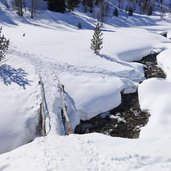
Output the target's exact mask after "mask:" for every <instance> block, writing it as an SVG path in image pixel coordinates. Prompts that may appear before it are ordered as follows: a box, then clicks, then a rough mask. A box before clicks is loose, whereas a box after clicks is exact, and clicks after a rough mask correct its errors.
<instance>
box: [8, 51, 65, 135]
mask: <svg viewBox="0 0 171 171" xmlns="http://www.w3.org/2000/svg"><path fill="white" fill-rule="evenodd" d="M9 53H13V54H15V55H18V56H22V58H24V59H26V60H28V61H29V62H31V63H32V64H33V65H34V66H35V68H36V71H37V73H38V74H39V75H40V76H41V78H42V82H43V85H44V91H45V92H44V94H45V102H46V104H47V110H48V111H45V113H46V114H47V116H46V132H47V133H49V132H51V131H52V132H55V133H57V134H59V135H64V134H65V131H64V127H63V124H62V118H61V111H60V108H61V106H60V105H61V99H60V91H59V86H58V85H59V83H60V82H59V79H58V73H57V71H58V68H57V67H56V65H55V64H53V63H52V62H46V61H42V60H40V59H39V57H37V56H35V55H33V54H29V53H22V52H21V51H19V50H18V49H15V50H14V49H13V50H11V51H9ZM49 85H50V86H49Z"/></svg>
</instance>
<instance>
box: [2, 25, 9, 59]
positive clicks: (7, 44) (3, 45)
mask: <svg viewBox="0 0 171 171" xmlns="http://www.w3.org/2000/svg"><path fill="white" fill-rule="evenodd" d="M1 31H2V27H0V61H1V60H2V59H3V58H4V53H5V52H6V50H7V49H8V46H9V40H7V39H6V38H5V37H4V35H1Z"/></svg>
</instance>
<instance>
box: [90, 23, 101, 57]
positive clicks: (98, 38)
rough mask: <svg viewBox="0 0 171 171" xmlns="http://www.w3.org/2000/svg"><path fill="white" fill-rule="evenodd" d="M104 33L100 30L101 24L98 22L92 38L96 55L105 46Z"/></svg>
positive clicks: (92, 47)
mask: <svg viewBox="0 0 171 171" xmlns="http://www.w3.org/2000/svg"><path fill="white" fill-rule="evenodd" d="M102 35H103V33H102V32H101V30H100V24H99V23H97V25H96V28H95V29H94V35H93V38H92V39H91V47H90V48H91V49H92V50H93V51H94V53H95V54H96V55H98V54H99V51H100V50H101V49H102V48H103V46H102V44H103V38H102Z"/></svg>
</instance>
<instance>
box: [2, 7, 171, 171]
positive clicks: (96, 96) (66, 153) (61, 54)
mask: <svg viewBox="0 0 171 171" xmlns="http://www.w3.org/2000/svg"><path fill="white" fill-rule="evenodd" d="M2 13H4V14H5V16H6V14H7V13H6V11H5V9H4V10H2ZM78 14H79V17H80V18H82V14H81V13H78ZM78 14H77V17H78ZM67 15H68V14H54V13H51V12H48V11H43V12H42V14H40V15H39V16H38V18H35V20H30V19H28V18H27V17H26V18H24V19H22V22H21V21H20V19H18V18H17V17H16V16H15V15H14V14H13V13H10V17H7V16H6V17H7V18H9V19H10V21H13V22H14V23H15V24H13V23H8V24H7V23H5V22H4V21H6V19H5V20H3V23H2V25H3V33H4V34H5V35H7V36H8V37H9V38H10V41H11V46H10V49H9V53H8V54H7V56H6V57H7V59H8V60H7V62H9V64H10V65H12V66H15V68H19V67H21V68H24V70H25V71H26V72H27V73H29V74H28V78H29V80H33V82H32V84H31V85H32V86H31V87H30V89H29V86H26V90H28V94H27V93H26V94H25V93H23V91H24V90H23V87H22V86H20V88H19V87H18V85H16V84H11V85H10V86H11V89H10V90H9V91H8V90H7V89H8V87H10V86H8V87H7V86H5V85H4V83H3V82H0V87H1V88H2V89H3V88H4V87H5V90H4V92H3V93H4V96H5V97H6V98H8V99H10V98H9V96H7V95H6V94H7V93H9V94H11V92H13V91H14V95H15V97H16V96H17V97H18V94H19V93H20V92H21V94H22V98H23V99H18V98H17V101H15V100H13V102H11V103H12V105H13V107H15V108H14V110H17V111H20V110H24V111H25V112H28V113H29V118H34V121H33V122H31V123H32V124H33V125H32V126H33V127H31V128H32V129H31V131H32V130H33V132H34V128H35V125H36V121H37V120H36V119H37V117H36V116H37V115H36V110H35V109H36V107H37V104H38V102H40V101H39V100H40V99H39V96H40V92H38V90H39V91H40V89H39V88H40V87H39V86H38V85H37V80H38V77H37V76H35V72H36V73H39V74H40V76H41V77H42V80H43V83H44V90H45V96H46V102H47V106H48V111H46V112H47V118H46V128H47V132H48V135H47V136H46V137H41V138H36V139H35V140H34V141H33V142H31V143H29V144H26V145H24V146H22V147H20V148H17V149H15V150H13V151H11V152H9V153H5V154H2V155H0V170H4V171H11V170H14V171H20V170H22V171H23V170H36V171H39V170H40V171H47V170H51V171H56V170H64V171H67V170H71V169H72V170H83V171H84V170H112V171H113V170H117V171H130V170H131V171H134V170H138V171H143V170H150V171H157V170H160V171H167V170H170V169H171V164H170V162H171V156H170V155H171V151H170V150H169V149H168V147H169V145H170V142H171V138H170V135H169V130H170V126H169V125H170V116H169V114H170V107H169V102H168V101H169V99H170V94H169V92H170V82H169V79H167V80H158V79H151V80H147V81H144V82H143V83H142V84H141V85H140V86H139V93H140V103H141V107H142V109H144V110H149V111H150V112H151V114H152V116H151V118H150V121H149V124H148V125H147V126H146V127H144V128H143V129H142V134H141V138H140V139H137V140H130V139H122V138H114V137H108V136H105V135H101V134H88V135H70V136H60V135H64V128H63V125H62V119H61V116H60V93H59V87H58V84H59V82H60V83H62V84H64V87H65V91H66V93H65V99H66V101H67V105H68V110H69V111H68V112H69V117H70V120H71V124H72V127H73V128H74V127H75V126H76V125H77V124H78V123H79V120H80V119H89V118H91V117H93V116H95V115H97V114H99V113H101V112H105V111H108V110H110V109H112V108H114V107H116V106H118V105H119V104H120V103H121V97H120V92H121V91H124V92H127V93H129V92H134V91H135V90H136V89H137V86H138V84H139V82H140V81H143V80H144V79H145V78H144V74H143V66H142V65H141V64H138V63H136V62H132V61H135V60H139V59H141V58H142V57H143V56H145V55H147V54H149V53H151V52H152V50H155V51H162V50H163V49H167V48H168V47H169V46H170V40H168V39H166V38H164V37H162V36H160V35H158V34H156V33H154V32H155V30H156V29H157V30H158V29H161V26H159V27H157V26H155V27H152V26H151V27H150V26H149V27H148V28H147V27H146V28H145V29H143V28H142V27H141V28H138V29H137V28H131V27H130V28H121V27H113V26H112V25H117V24H120V23H117V22H116V23H115V22H113V23H111V25H110V26H109V25H107V24H104V28H103V38H104V47H103V49H102V50H101V54H100V56H96V55H95V54H93V52H92V51H91V50H90V39H91V38H92V34H93V30H91V29H90V27H89V26H90V25H91V26H94V23H95V20H94V19H92V18H91V17H89V16H86V22H85V23H84V24H85V25H84V26H85V28H87V29H85V30H78V29H75V27H73V23H72V22H71V21H70V20H69V19H71V18H72V17H73V18H72V19H73V20H74V19H75V18H77V17H75V16H74V15H73V16H72V17H71V16H70V18H69V19H68V18H67ZM45 16H46V17H45ZM83 17H84V15H83ZM50 18H51V20H50V21H49V19H50ZM38 19H39V20H38ZM82 19H83V18H82ZM84 19H85V18H84ZM68 20H69V21H68ZM150 20H151V18H149V21H150ZM152 20H153V21H156V19H154V18H153V19H152ZM168 20H169V18H168ZM8 21H9V20H7V22H8ZM55 21H56V22H55ZM112 21H113V20H112ZM132 21H134V25H136V21H135V20H132ZM156 22H157V21H156ZM130 23H131V22H130ZM9 24H11V25H9ZM148 24H149V25H150V22H148ZM159 24H161V21H159ZM162 24H163V25H162V29H165V30H168V29H169V28H171V25H169V23H168V22H167V20H166V21H165V22H162ZM165 24H166V26H165ZM137 25H139V23H137ZM117 26H118V25H117ZM149 30H150V31H149ZM23 33H25V35H26V36H25V37H23ZM163 53H164V52H163ZM161 54H162V53H161ZM164 57H166V58H168V59H166V61H170V59H169V57H168V55H166V56H165V55H164ZM164 57H163V56H162V57H161V60H160V58H158V61H159V62H160V65H162V66H163V68H164V70H165V72H166V73H169V72H170V71H169V69H168V66H167V65H166V64H167V62H165V60H163V58H164ZM18 58H19V59H18ZM15 59H18V60H15ZM10 61H11V62H10ZM19 65H22V66H19ZM1 66H2V65H1ZM27 66H29V67H27ZM167 70H168V71H167ZM36 78H37V79H36ZM168 78H169V77H168ZM13 86H14V90H13V89H12V88H13ZM36 86H38V87H36ZM161 87H163V89H161ZM18 88H19V90H16V89H18ZM37 88H38V90H37ZM159 89H160V91H158V90H159ZM33 90H34V91H36V90H37V91H36V92H34V91H33ZM32 91H33V92H32ZM31 92H32V93H33V97H32V95H31V94H30V93H31ZM34 93H35V94H34ZM9 94H8V95H9ZM35 95H38V96H35ZM26 97H27V98H26ZM36 97H37V99H36ZM159 97H160V98H161V99H162V103H161V100H158V99H159ZM24 98H25V99H24ZM32 98H33V99H32ZM15 99H16V98H15ZM21 100H22V102H23V101H24V102H26V103H24V104H25V105H26V107H27V108H25V106H24V107H21V105H20V104H21ZM28 101H30V103H28ZM0 102H1V103H3V105H4V101H3V100H2V98H1V99H0ZM16 103H17V104H16ZM22 104H23V103H22ZM151 104H152V105H151ZM12 105H11V106H12ZM30 105H31V106H33V108H32V109H30V108H29V107H30ZM156 106H160V108H156ZM163 112H164V113H165V114H164V115H162V114H163ZM13 114H14V112H13V111H10V116H11V115H13ZM155 114H157V115H155ZM1 117H4V115H1ZM20 118H21V120H22V121H20ZM23 118H24V119H23ZM157 118H158V119H157ZM168 118H169V120H168ZM11 119H12V118H9V117H8V120H7V122H10V123H11V122H12V121H13V120H11ZM18 119H19V120H18V121H17V126H18V130H19V132H20V131H21V130H22V131H23V132H24V133H27V131H28V129H26V130H25V129H24V130H23V128H24V127H23V124H24V123H25V122H26V121H27V120H28V118H25V115H24V116H23V113H21V115H20V116H19V117H18ZM161 119H162V120H161ZM23 122H24V123H23ZM34 123H35V124H34ZM2 124H3V122H2ZM20 124H21V125H20ZM12 126H13V125H12ZM29 126H30V124H29ZM146 128H147V131H145V129H146ZM4 129H8V127H6V126H4ZM166 129H167V131H165V130H166ZM155 130H156V133H155ZM16 131H17V130H16ZM19 132H17V134H19ZM33 132H32V133H33ZM2 133H4V131H2ZM151 134H154V136H151ZM5 135H6V134H5ZM22 135H23V134H22ZM10 138H11V137H10V136H8V141H9V142H12V144H11V146H13V142H14V141H17V140H18V137H17V136H14V139H13V140H12V141H11V140H10ZM24 140H25V139H24ZM24 140H21V139H20V142H22V143H23V144H24V143H26V141H24ZM0 141H1V142H3V138H1V139H0ZM14 144H15V143H14ZM3 145H4V143H3ZM0 147H2V145H0ZM5 148H7V147H5ZM10 148H11V147H10ZM2 149H4V147H2ZM2 149H1V150H2ZM6 151H8V150H6ZM26 163H27V167H26Z"/></svg>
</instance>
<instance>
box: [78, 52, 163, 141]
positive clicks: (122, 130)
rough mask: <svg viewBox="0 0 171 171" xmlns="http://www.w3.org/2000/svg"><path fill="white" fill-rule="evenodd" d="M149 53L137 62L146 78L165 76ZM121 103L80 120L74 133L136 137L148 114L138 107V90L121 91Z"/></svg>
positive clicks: (145, 122)
mask: <svg viewBox="0 0 171 171" xmlns="http://www.w3.org/2000/svg"><path fill="white" fill-rule="evenodd" d="M157 55H158V54H157V53H155V54H150V55H148V56H145V57H143V58H142V59H141V60H140V61H136V62H139V63H141V64H144V65H145V67H144V74H145V77H146V79H148V78H153V77H158V78H166V75H165V74H164V72H163V71H162V70H161V68H159V67H158V66H157V60H156V56H157ZM121 99H122V103H121V104H120V105H119V106H118V107H116V108H114V109H113V110H111V111H109V112H107V113H105V114H99V115H97V116H96V117H94V118H92V119H90V120H87V121H81V122H80V124H79V125H78V126H77V127H76V128H75V133H76V134H85V133H93V132H98V133H103V134H106V135H110V136H113V137H124V138H138V137H139V134H140V128H141V127H143V126H145V125H146V124H147V122H148V120H149V117H150V114H149V113H147V112H143V111H141V109H140V106H139V101H138V92H135V93H130V94H124V93H121Z"/></svg>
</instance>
